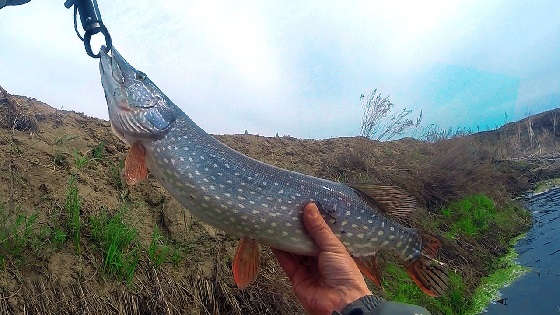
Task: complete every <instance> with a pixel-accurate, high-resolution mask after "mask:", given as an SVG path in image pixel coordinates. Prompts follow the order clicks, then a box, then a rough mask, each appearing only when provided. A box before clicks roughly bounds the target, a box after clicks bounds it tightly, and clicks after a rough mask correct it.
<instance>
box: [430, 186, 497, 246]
mask: <svg viewBox="0 0 560 315" xmlns="http://www.w3.org/2000/svg"><path fill="white" fill-rule="evenodd" d="M441 213H442V214H443V216H444V217H445V218H446V219H447V221H448V222H450V223H451V226H450V229H449V231H447V232H446V234H445V236H446V237H447V238H450V239H453V238H456V237H457V235H468V236H476V235H480V234H481V233H483V232H485V231H486V230H487V229H488V227H489V226H490V224H491V223H492V222H493V221H494V219H495V218H496V214H497V210H496V205H495V204H494V201H492V199H490V198H488V197H487V196H485V195H481V194H478V195H471V196H467V197H465V198H463V199H460V200H458V201H455V202H452V203H450V204H449V205H448V206H447V207H445V208H443V209H441Z"/></svg>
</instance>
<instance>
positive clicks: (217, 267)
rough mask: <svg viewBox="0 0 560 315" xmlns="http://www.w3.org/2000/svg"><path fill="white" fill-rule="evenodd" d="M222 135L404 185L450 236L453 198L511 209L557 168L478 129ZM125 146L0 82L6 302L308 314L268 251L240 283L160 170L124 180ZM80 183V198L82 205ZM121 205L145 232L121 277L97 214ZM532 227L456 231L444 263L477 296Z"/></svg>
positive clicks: (246, 149) (288, 163)
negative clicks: (421, 133) (385, 138)
mask: <svg viewBox="0 0 560 315" xmlns="http://www.w3.org/2000/svg"><path fill="white" fill-rule="evenodd" d="M217 137H218V138H219V139H220V140H222V141H223V142H225V143H226V144H228V145H230V146H231V147H233V148H234V149H237V150H239V151H241V152H243V153H246V154H247V155H249V156H252V157H254V158H256V159H259V160H262V161H265V162H267V163H270V164H273V165H277V166H280V167H283V168H286V169H291V170H295V171H299V172H302V173H306V174H310V175H315V176H319V177H323V178H329V179H333V180H337V181H342V182H366V181H367V182H377V183H383V184H394V185H399V186H401V187H403V188H405V189H407V190H408V191H410V192H411V194H413V195H414V196H415V197H416V198H417V199H418V200H419V202H420V204H421V206H422V207H421V208H420V209H418V211H417V212H416V213H415V214H414V215H413V217H412V218H410V220H408V221H407V222H405V223H406V224H408V225H410V226H413V227H418V228H421V229H432V230H431V231H430V232H432V233H435V234H439V235H442V234H443V233H445V232H446V229H447V228H448V227H446V226H445V224H444V225H440V226H435V227H434V226H433V225H432V226H431V225H430V224H429V222H432V221H437V220H439V219H440V218H441V217H442V215H441V213H440V212H439V209H440V207H441V206H442V205H445V204H447V203H448V202H449V201H452V200H455V199H458V198H460V197H462V196H465V195H469V194H473V193H485V194H487V195H489V196H491V197H492V198H493V199H494V200H496V202H497V204H498V205H505V204H508V203H509V201H510V198H511V196H512V195H513V194H515V193H518V192H520V191H523V190H526V189H528V188H529V187H531V184H532V183H534V182H536V181H537V180H536V179H540V178H539V177H543V175H542V174H541V175H539V173H538V172H539V171H538V170H539V167H542V166H541V165H539V163H535V162H532V161H527V160H523V161H521V162H519V161H517V160H512V159H506V158H501V159H497V158H496V154H495V151H492V150H491V149H489V147H491V146H490V145H488V142H485V145H484V146H483V145H480V142H481V141H480V139H478V138H477V139H475V138H461V139H455V140H452V141H444V142H440V143H437V144H428V143H423V142H419V141H416V140H412V139H405V140H401V141H395V142H385V143H380V142H375V141H369V140H367V139H364V138H360V137H356V138H336V139H328V140H300V139H295V138H289V137H275V138H267V137H259V136H254V135H224V136H217ZM485 139H486V138H485ZM488 139H489V138H488ZM488 141H490V140H488ZM125 152H126V147H125V146H124V144H123V143H121V142H120V140H118V139H117V138H115V137H114V136H113V135H112V133H111V130H110V126H109V123H108V122H107V121H103V120H99V119H95V118H90V117H86V116H84V115H82V114H79V113H74V112H68V111H61V110H56V109H54V108H52V107H50V106H48V105H46V104H44V103H41V102H39V101H37V100H35V99H30V98H27V97H22V96H10V95H8V94H7V93H6V92H5V91H0V181H1V182H2V183H3V185H0V204H2V216H3V219H4V223H3V226H4V227H3V228H4V231H8V232H10V233H12V234H9V233H7V234H4V235H11V236H8V238H9V240H10V242H7V241H6V244H7V243H10V244H12V243H13V244H12V245H11V247H10V248H3V249H2V252H0V255H1V257H2V259H1V260H0V263H1V265H0V268H1V269H2V270H1V271H0V312H16V313H22V312H24V311H27V312H32V313H77V312H80V313H82V312H87V313H107V312H111V313H114V312H124V313H145V312H153V313H194V314H198V313H224V314H230V313H261V314H263V313H271V314H277V313H283V314H291V313H300V312H301V308H300V307H299V305H298V304H297V303H296V301H295V300H294V297H293V296H292V295H291V293H290V292H291V291H290V290H291V289H290V287H289V285H288V284H287V282H286V279H285V278H284V276H283V273H282V272H281V271H280V270H279V267H278V266H277V264H276V263H275V261H274V260H273V259H271V256H270V253H269V251H268V250H265V254H264V255H265V259H263V262H262V266H261V267H262V271H263V272H261V273H260V275H259V278H258V281H257V283H256V284H255V285H253V286H251V287H250V288H249V289H247V290H245V291H239V290H237V289H236V288H235V285H234V283H233V281H232V277H231V274H230V265H231V259H232V254H233V250H234V247H235V244H236V240H234V239H231V238H230V237H228V236H227V235H224V234H223V233H222V232H220V231H216V230H214V229H213V228H211V227H208V226H206V225H204V224H202V223H200V222H199V221H198V220H197V219H196V218H193V217H191V216H190V214H189V213H188V210H187V209H184V208H183V207H182V206H181V205H180V204H178V203H177V202H176V201H175V200H174V199H172V198H171V197H170V196H169V195H168V194H167V193H166V192H165V190H164V189H163V188H162V187H161V186H160V185H159V183H157V182H156V181H154V180H153V179H152V178H150V179H149V180H148V181H146V182H144V183H142V184H140V185H138V186H135V187H132V188H128V187H126V186H125V185H123V183H122V182H121V180H120V177H119V174H120V171H121V168H122V160H123V158H124V156H125ZM547 172H548V173H554V171H550V168H549V170H548V171H547ZM548 173H547V174H548ZM535 174H536V175H535ZM72 178H73V179H74V181H75V184H71V183H70V182H69V181H70V180H71V179H72ZM72 185H75V188H77V192H78V196H79V206H78V207H73V206H72V203H71V202H69V200H70V199H69V195H70V192H71V190H72V187H74V186H72ZM72 209H74V210H76V209H77V214H75V213H74V214H73V212H72ZM115 214H121V215H122V222H124V223H123V224H125V225H126V226H128V227H131V228H132V229H133V230H134V231H136V233H135V234H134V235H135V237H134V238H133V240H132V241H131V242H130V245H129V247H128V249H126V250H125V252H126V253H125V256H124V257H125V258H126V257H128V258H126V259H133V261H134V270H133V274H132V276H131V277H127V276H126V273H124V274H121V273H120V272H121V271H122V270H121V269H119V268H121V267H122V266H121V267H119V266H116V267H115V266H112V265H110V264H108V263H107V261H106V255H105V251H104V246H105V245H104V244H105V243H104V240H105V239H103V238H100V237H98V235H105V234H99V233H100V232H99V231H98V230H96V227H95V225H94V224H92V222H93V221H95V220H96V219H99V218H100V217H102V216H103V215H105V216H109V217H112V216H113V215H115ZM72 220H74V221H72ZM75 220H78V221H75ZM72 222H74V223H72ZM76 222H78V225H76ZM442 222H443V221H442ZM527 224H528V222H521V221H520V222H515V224H513V225H512V227H511V229H509V230H500V229H490V230H489V231H488V232H487V233H486V234H484V235H483V236H482V237H478V238H457V239H451V240H450V239H446V238H444V248H443V250H442V255H441V259H442V260H444V261H445V262H446V263H448V264H449V266H450V268H451V269H452V270H457V271H459V272H460V273H461V275H462V277H463V279H464V282H465V286H466V288H467V291H468V292H472V290H474V288H475V287H476V285H477V283H478V281H479V279H480V278H481V277H482V276H484V275H486V274H487V273H488V272H489V270H490V269H491V268H492V266H489V265H488V259H489V258H492V257H497V256H499V255H501V254H504V253H505V252H506V251H507V244H508V242H507V241H508V240H509V239H511V238H512V237H514V236H515V235H517V234H518V233H519V232H520V231H521V230H524V229H526V228H527ZM27 226H29V228H28V229H27V228H26V227H27ZM154 230H156V231H157V232H154ZM76 231H77V232H78V233H77V234H76V233H75V232H76ZM102 232H103V233H105V232H106V231H105V230H103V231H102ZM107 233H110V231H109V232H107ZM158 233H159V234H161V237H159V236H157V235H159V234H158ZM62 234H64V237H62V236H61V235H62ZM497 239H500V240H502V239H503V240H504V241H503V242H502V241H499V242H496V241H495V240H497ZM14 240H19V243H17V242H12V241H14ZM18 246H19V247H18ZM162 253H165V255H163V254H162ZM160 256H161V257H163V258H161V259H160V260H158V257H160ZM384 263H385V262H384V261H383V260H382V264H384ZM121 265H126V263H125V260H123V263H122V264H121ZM112 268H116V269H112ZM112 270H116V271H112ZM377 292H378V293H379V294H384V293H383V292H380V291H377Z"/></svg>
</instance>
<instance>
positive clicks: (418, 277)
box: [406, 257, 448, 297]
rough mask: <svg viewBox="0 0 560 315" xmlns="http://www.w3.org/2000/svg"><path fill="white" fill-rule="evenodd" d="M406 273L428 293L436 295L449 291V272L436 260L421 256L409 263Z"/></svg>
mask: <svg viewBox="0 0 560 315" xmlns="http://www.w3.org/2000/svg"><path fill="white" fill-rule="evenodd" d="M406 273H408V275H409V277H410V278H411V279H412V280H413V281H414V283H416V285H417V286H418V287H419V288H420V290H422V292H424V293H425V294H426V295H429V296H433V297H436V296H441V295H443V294H444V293H445V291H447V283H448V276H447V272H446V271H445V270H444V269H443V267H442V266H441V265H440V264H439V263H437V262H436V261H432V260H430V259H429V258H426V257H420V258H419V259H417V260H415V261H413V262H412V263H411V264H409V265H408V267H407V268H406Z"/></svg>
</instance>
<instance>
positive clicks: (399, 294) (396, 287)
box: [383, 263, 472, 314]
mask: <svg viewBox="0 0 560 315" xmlns="http://www.w3.org/2000/svg"><path fill="white" fill-rule="evenodd" d="M448 285H449V289H448V291H447V293H446V294H445V295H444V296H441V297H439V298H433V297H430V296H427V295H426V294H424V293H423V292H422V291H421V290H420V289H419V288H418V286H416V284H415V283H414V282H413V281H412V280H411V279H410V277H409V276H408V275H407V273H406V271H405V270H404V269H403V268H401V267H399V266H397V265H395V264H392V263H390V264H388V265H387V266H386V268H385V272H384V278H383V288H384V289H385V294H386V297H387V299H388V300H391V301H395V302H402V303H409V304H416V305H422V306H424V307H426V308H427V309H428V310H429V311H431V312H432V313H433V314H469V310H470V308H471V305H472V302H471V300H470V299H469V298H468V297H467V296H466V294H465V287H464V284H463V280H462V278H461V276H460V275H459V274H456V273H450V274H449V283H448Z"/></svg>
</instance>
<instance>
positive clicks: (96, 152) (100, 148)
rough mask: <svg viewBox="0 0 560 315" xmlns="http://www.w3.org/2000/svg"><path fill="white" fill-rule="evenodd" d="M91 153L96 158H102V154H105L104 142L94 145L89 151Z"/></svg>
mask: <svg viewBox="0 0 560 315" xmlns="http://www.w3.org/2000/svg"><path fill="white" fill-rule="evenodd" d="M91 155H92V156H93V158H94V159H96V160H101V159H103V156H104V155H105V142H100V143H99V144H98V145H96V146H95V147H94V148H93V150H92V151H91Z"/></svg>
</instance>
